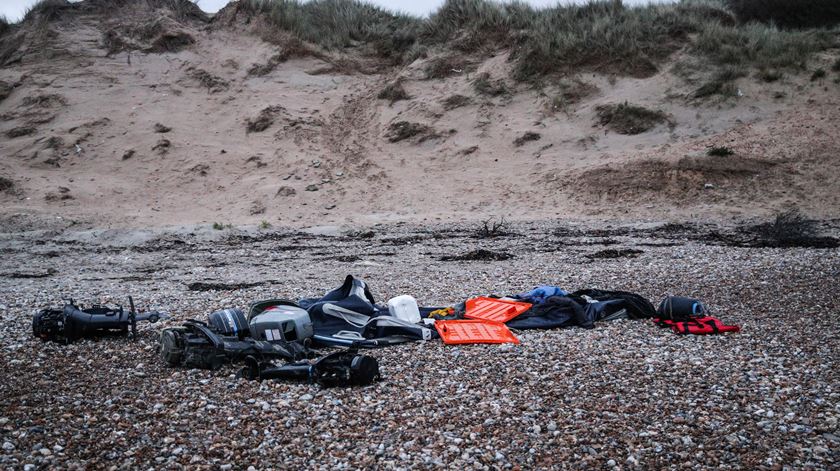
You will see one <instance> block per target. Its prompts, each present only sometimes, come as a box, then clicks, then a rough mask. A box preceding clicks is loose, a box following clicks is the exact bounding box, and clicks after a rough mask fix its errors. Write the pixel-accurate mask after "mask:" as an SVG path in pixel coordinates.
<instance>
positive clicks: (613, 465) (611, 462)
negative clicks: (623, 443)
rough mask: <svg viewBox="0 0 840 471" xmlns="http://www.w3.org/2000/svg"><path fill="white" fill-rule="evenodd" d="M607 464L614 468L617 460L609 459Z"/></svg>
mask: <svg viewBox="0 0 840 471" xmlns="http://www.w3.org/2000/svg"><path fill="white" fill-rule="evenodd" d="M607 466H609V467H610V468H614V467H615V460H609V461H607Z"/></svg>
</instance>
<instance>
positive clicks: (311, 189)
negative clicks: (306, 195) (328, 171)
mask: <svg viewBox="0 0 840 471" xmlns="http://www.w3.org/2000/svg"><path fill="white" fill-rule="evenodd" d="M306 191H318V185H307V186H306Z"/></svg>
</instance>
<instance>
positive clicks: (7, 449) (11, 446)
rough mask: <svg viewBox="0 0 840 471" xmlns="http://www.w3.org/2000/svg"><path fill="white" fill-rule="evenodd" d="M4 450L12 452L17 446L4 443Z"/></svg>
mask: <svg viewBox="0 0 840 471" xmlns="http://www.w3.org/2000/svg"><path fill="white" fill-rule="evenodd" d="M3 449H4V450H6V451H12V450H14V449H15V445H14V444H13V443H12V442H3Z"/></svg>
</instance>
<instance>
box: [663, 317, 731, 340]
mask: <svg viewBox="0 0 840 471" xmlns="http://www.w3.org/2000/svg"><path fill="white" fill-rule="evenodd" d="M653 322H654V323H655V324H656V325H658V326H660V327H670V328H671V330H673V331H674V333H676V334H681V335H686V334H693V335H713V334H723V333H726V332H740V331H741V326H737V325H725V324H724V323H723V322H721V321H720V320H718V319H716V318H714V317H709V316H706V317H693V318H691V319H689V320H687V321H683V322H677V321H671V320H667V319H654V320H653Z"/></svg>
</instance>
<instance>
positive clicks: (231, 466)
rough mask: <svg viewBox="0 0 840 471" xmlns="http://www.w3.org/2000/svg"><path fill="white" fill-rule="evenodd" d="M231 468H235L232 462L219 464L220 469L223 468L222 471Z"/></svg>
mask: <svg viewBox="0 0 840 471" xmlns="http://www.w3.org/2000/svg"><path fill="white" fill-rule="evenodd" d="M231 468H233V465H232V464H223V465H221V466H219V469H221V470H222V471H228V470H230V469H231Z"/></svg>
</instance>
